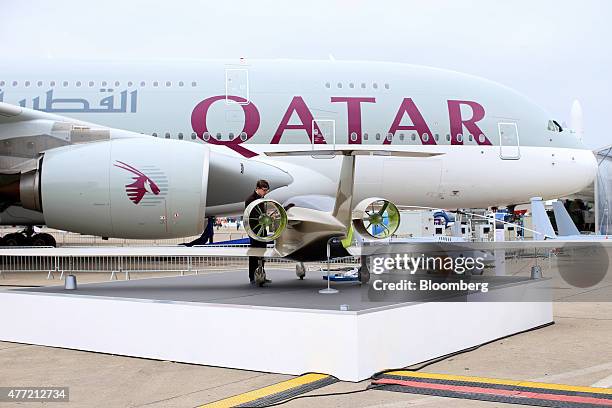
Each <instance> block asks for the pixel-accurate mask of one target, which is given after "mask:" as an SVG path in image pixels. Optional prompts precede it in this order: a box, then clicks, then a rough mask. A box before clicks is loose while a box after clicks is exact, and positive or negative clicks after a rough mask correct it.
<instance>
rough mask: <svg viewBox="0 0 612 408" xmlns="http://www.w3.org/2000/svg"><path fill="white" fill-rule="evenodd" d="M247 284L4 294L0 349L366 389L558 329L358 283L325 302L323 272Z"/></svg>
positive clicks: (540, 286) (497, 306) (504, 310)
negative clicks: (387, 293)
mask: <svg viewBox="0 0 612 408" xmlns="http://www.w3.org/2000/svg"><path fill="white" fill-rule="evenodd" d="M245 274H246V272H245V271H240V272H231V273H224V274H208V275H199V276H185V277H176V278H155V279H141V280H132V281H119V282H108V283H102V284H90V285H79V289H78V290H76V291H66V290H64V289H63V288H62V287H54V288H49V287H47V288H36V289H27V290H23V289H20V290H5V291H0V310H1V311H2V322H1V323H2V324H0V340H2V341H11V342H18V343H28V344H38V345H45V346H55V347H63V348H70V349H77V350H87V351H94V352H101V353H110V354H118V355H125V356H133V357H144V358H151V359H158V360H170V361H178V362H185V363H192V364H203V365H211V366H221V367H229V368H239V369H247V370H255V371H263V372H274V373H282V374H294V375H298V374H302V373H305V372H319V373H325V374H330V375H333V376H335V377H337V378H339V379H341V380H346V381H360V380H364V379H367V378H369V377H370V376H371V375H372V374H374V373H375V372H378V371H381V370H385V369H391V368H399V367H405V366H407V365H411V364H415V363H419V362H422V361H426V360H429V359H431V358H435V357H439V356H442V355H445V354H448V353H451V352H454V351H459V350H463V349H466V348H469V347H472V346H475V345H478V344H482V343H485V342H488V341H491V340H495V339H498V338H500V337H504V336H508V335H511V334H514V333H518V332H521V331H524V330H528V329H531V328H534V327H538V326H541V325H545V324H547V323H550V322H552V320H553V317H552V304H551V303H550V302H428V303H408V304H406V303H404V304H402V303H391V302H386V303H379V302H363V301H362V299H361V290H360V289H359V285H358V284H355V283H342V284H340V283H332V285H333V286H334V287H336V288H338V289H340V293H339V294H337V295H322V294H318V293H317V291H316V290H317V289H319V288H322V287H324V285H325V283H324V282H323V281H322V280H321V275H320V273H318V274H314V273H312V274H311V275H310V276H309V277H308V279H306V280H304V281H298V280H297V279H296V278H295V276H294V275H293V271H278V270H277V271H274V270H272V271H269V272H268V274H269V275H271V278H272V279H273V284H272V286H270V287H264V288H253V287H250V286H249V285H248V283H247V284H244V283H243V282H244V280H245V278H246V277H245ZM230 275H231V276H230ZM547 286H548V281H547V280H544V279H541V280H532V281H524V282H522V283H514V284H508V285H505V286H503V285H502V286H501V287H500V288H498V289H496V290H495V292H497V294H498V295H499V294H501V295H503V296H514V297H513V299H517V297H516V296H521V293H525V291H530V290H536V291H541V290H547ZM109 294H110V296H109ZM485 295H486V294H482V293H480V294H477V295H474V296H485ZM342 304H348V305H349V310H348V311H341V310H340V305H342ZM309 305H310V306H309Z"/></svg>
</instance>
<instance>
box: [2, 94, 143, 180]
mask: <svg viewBox="0 0 612 408" xmlns="http://www.w3.org/2000/svg"><path fill="white" fill-rule="evenodd" d="M111 135H112V136H113V137H115V136H116V135H122V136H126V135H128V136H130V137H142V135H140V134H138V133H133V132H127V131H121V130H118V129H111V128H107V127H104V126H100V125H96V124H93V123H88V122H83V121H79V120H76V119H72V118H68V117H65V116H60V115H55V114H51V113H47V112H42V111H37V110H33V109H28V108H24V107H21V106H15V105H11V104H8V103H4V102H0V175H3V174H4V175H7V174H18V173H21V172H27V171H30V170H32V169H35V168H36V163H37V160H38V157H39V155H40V153H41V152H43V151H45V150H49V149H53V148H57V147H61V146H66V145H69V144H76V143H87V142H94V141H99V140H108V139H110V138H111Z"/></svg>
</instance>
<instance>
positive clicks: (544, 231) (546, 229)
mask: <svg viewBox="0 0 612 408" xmlns="http://www.w3.org/2000/svg"><path fill="white" fill-rule="evenodd" d="M531 220H532V223H533V229H534V230H535V231H536V232H535V233H534V237H533V238H534V239H538V240H542V239H546V238H548V239H554V238H557V236H556V235H555V230H553V227H552V224H551V223H550V220H549V219H548V214H546V209H545V208H544V202H543V201H542V197H533V198H532V199H531Z"/></svg>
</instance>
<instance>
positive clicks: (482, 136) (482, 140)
mask: <svg viewBox="0 0 612 408" xmlns="http://www.w3.org/2000/svg"><path fill="white" fill-rule="evenodd" d="M478 141H479V142H480V143H484V141H485V136H484V135H483V134H480V135H478Z"/></svg>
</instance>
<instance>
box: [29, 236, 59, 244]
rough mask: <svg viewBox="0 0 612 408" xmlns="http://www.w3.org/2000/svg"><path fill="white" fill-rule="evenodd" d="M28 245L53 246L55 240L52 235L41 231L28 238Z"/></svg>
mask: <svg viewBox="0 0 612 408" xmlns="http://www.w3.org/2000/svg"><path fill="white" fill-rule="evenodd" d="M30 245H32V246H46V247H55V246H56V245H57V244H56V242H55V238H53V235H51V234H45V233H42V234H34V235H32V237H31V238H30Z"/></svg>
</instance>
